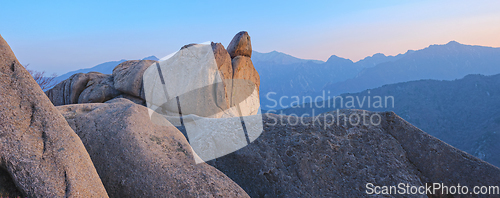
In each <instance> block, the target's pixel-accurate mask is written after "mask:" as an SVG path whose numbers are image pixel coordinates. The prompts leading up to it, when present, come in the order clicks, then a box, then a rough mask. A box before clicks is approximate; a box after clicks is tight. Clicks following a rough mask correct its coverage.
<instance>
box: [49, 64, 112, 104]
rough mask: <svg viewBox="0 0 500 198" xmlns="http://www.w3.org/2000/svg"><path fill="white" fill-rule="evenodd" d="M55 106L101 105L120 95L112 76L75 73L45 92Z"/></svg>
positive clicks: (94, 73)
mask: <svg viewBox="0 0 500 198" xmlns="http://www.w3.org/2000/svg"><path fill="white" fill-rule="evenodd" d="M45 94H46V95H47V97H48V98H49V99H50V101H52V104H54V105H55V106H59V105H68V104H78V103H102V102H105V101H108V100H110V99H112V98H114V97H116V96H118V95H120V94H121V92H120V91H118V90H116V89H115V87H114V82H113V76H111V75H109V74H102V73H99V72H89V73H86V74H84V73H77V74H73V75H72V76H71V77H69V78H68V79H66V80H64V81H62V82H60V83H59V84H57V85H56V86H54V87H53V88H52V89H50V90H47V91H46V92H45Z"/></svg>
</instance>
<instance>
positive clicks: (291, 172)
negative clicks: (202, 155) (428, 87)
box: [208, 110, 500, 197]
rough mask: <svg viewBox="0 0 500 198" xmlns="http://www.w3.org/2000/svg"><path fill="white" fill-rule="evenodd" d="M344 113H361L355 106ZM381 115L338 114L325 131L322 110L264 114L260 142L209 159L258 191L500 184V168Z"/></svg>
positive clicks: (337, 192) (289, 193)
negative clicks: (308, 114)
mask: <svg viewBox="0 0 500 198" xmlns="http://www.w3.org/2000/svg"><path fill="white" fill-rule="evenodd" d="M341 113H344V114H346V115H347V117H349V116H350V115H351V114H352V113H357V114H358V115H361V112H359V111H357V110H343V111H341ZM372 114H373V113H371V112H370V113H369V115H368V117H367V119H369V116H370V115H372ZM332 115H333V117H335V118H333V117H332V116H326V120H327V122H328V123H331V122H332V118H333V119H334V120H335V121H336V120H337V118H336V113H335V112H334V113H333V114H332ZM380 116H381V120H380V124H379V125H373V124H370V125H367V126H363V125H362V124H361V125H359V126H352V125H351V124H349V122H347V124H345V123H344V121H343V120H344V119H343V116H340V122H338V123H340V125H337V124H333V125H332V126H327V127H326V129H325V128H324V124H323V123H324V119H325V117H324V116H320V117H319V119H316V120H313V118H304V119H303V121H302V122H301V121H300V118H297V117H288V116H278V115H274V114H265V115H264V130H265V131H264V132H263V133H262V135H261V136H260V137H259V138H258V139H257V140H255V141H254V142H252V143H251V144H250V145H248V146H247V147H245V148H243V149H241V150H238V151H236V152H234V153H231V154H229V155H226V156H224V157H221V158H218V159H215V160H212V161H209V162H208V164H211V165H212V166H214V167H216V168H217V169H219V170H221V171H222V172H224V173H225V174H226V175H227V176H229V177H230V178H232V179H233V180H234V181H235V182H236V183H238V184H239V185H240V186H241V187H242V188H243V189H244V190H245V191H246V192H247V193H248V194H249V195H250V196H252V197H265V196H269V197H366V196H368V195H367V194H366V192H365V191H366V190H367V188H366V184H367V183H373V184H374V185H378V186H393V185H398V184H399V183H405V184H406V183H408V184H409V185H414V186H422V185H425V183H432V182H438V183H444V184H445V185H448V186H451V185H457V184H458V183H459V184H460V185H462V186H463V185H467V186H469V187H470V188H472V187H473V186H481V185H498V184H500V169H499V168H497V167H495V166H492V165H490V164H488V163H486V162H484V161H482V160H480V159H477V158H475V157H473V156H471V155H469V154H467V153H465V152H462V151H460V150H458V149H455V148H453V147H451V146H450V145H448V144H446V143H444V142H442V141H440V140H438V139H436V138H434V137H432V136H430V135H428V134H427V133H425V132H423V131H421V130H419V129H418V128H416V127H414V126H412V125H411V124H409V123H407V122H406V121H404V120H403V119H401V118H400V117H399V116H397V115H395V114H394V113H392V112H387V113H380ZM374 120H375V121H376V120H377V119H376V118H374ZM297 122H298V124H295V123H297ZM320 122H321V124H320ZM275 123H276V124H275ZM301 123H303V124H301ZM313 123H315V125H314V126H313V125H312V124H313ZM353 123H355V122H353ZM375 123H377V122H375ZM273 124H275V125H274V126H273ZM294 124H295V125H294ZM409 197H411V196H409ZM414 197H427V196H426V195H415V196H414Z"/></svg>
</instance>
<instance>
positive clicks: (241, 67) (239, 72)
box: [232, 56, 260, 89]
mask: <svg viewBox="0 0 500 198" xmlns="http://www.w3.org/2000/svg"><path fill="white" fill-rule="evenodd" d="M232 66H233V79H244V80H250V81H252V82H253V83H254V84H255V85H254V86H253V87H257V89H259V87H260V77H259V72H257V70H256V69H255V67H254V66H253V63H252V60H251V59H250V58H248V57H246V56H237V57H234V58H233V60H232Z"/></svg>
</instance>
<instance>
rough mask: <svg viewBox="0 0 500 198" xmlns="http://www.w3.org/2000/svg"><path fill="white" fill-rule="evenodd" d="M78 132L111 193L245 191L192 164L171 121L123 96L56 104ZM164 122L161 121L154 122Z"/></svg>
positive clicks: (235, 194) (228, 193)
mask: <svg viewBox="0 0 500 198" xmlns="http://www.w3.org/2000/svg"><path fill="white" fill-rule="evenodd" d="M57 108H58V109H59V111H60V112H61V113H62V114H63V116H64V117H65V118H66V119H67V121H68V123H69V124H70V125H71V127H72V128H73V129H74V130H75V131H76V133H77V134H78V135H79V136H80V138H82V141H83V142H84V144H85V146H86V148H87V150H88V152H89V154H90V156H91V158H92V160H93V161H94V163H95V166H96V169H97V172H98V173H99V175H100V176H101V179H102V181H103V183H104V186H105V187H106V189H107V191H108V193H109V195H110V196H111V197H216V196H222V197H248V195H247V194H246V193H245V192H244V191H243V190H242V189H241V188H240V187H239V186H238V185H237V184H236V183H234V182H233V181H232V180H231V179H229V178H228V177H227V176H225V175H224V174H222V173H221V172H220V171H218V170H217V169H215V168H213V167H211V166H209V165H207V164H198V165H196V164H195V162H194V159H193V154H192V152H191V148H190V146H189V144H188V142H187V141H186V139H185V138H184V136H183V135H182V133H181V132H179V131H178V130H177V129H176V128H175V127H174V126H172V125H170V126H168V125H169V123H168V121H166V120H165V119H164V118H163V117H161V116H159V115H158V114H153V119H154V120H156V122H153V121H151V119H150V117H149V115H148V109H147V108H146V107H143V106H140V105H136V104H134V103H132V102H130V101H128V100H126V99H113V100H111V101H108V102H106V103H101V104H98V103H92V104H78V105H66V106H59V107H57ZM160 122H161V123H164V126H161V125H157V124H155V123H160Z"/></svg>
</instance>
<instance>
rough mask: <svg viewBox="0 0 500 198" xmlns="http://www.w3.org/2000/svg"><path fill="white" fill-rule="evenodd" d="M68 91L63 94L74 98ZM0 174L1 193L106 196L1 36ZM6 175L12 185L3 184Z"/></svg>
mask: <svg viewBox="0 0 500 198" xmlns="http://www.w3.org/2000/svg"><path fill="white" fill-rule="evenodd" d="M75 82H76V83H80V81H78V80H75ZM66 85H67V87H68V88H70V89H79V88H81V86H79V85H76V84H73V86H72V85H71V84H64V86H66ZM70 93H71V91H70V92H69V93H67V94H66V95H67V96H68V97H67V98H66V99H68V100H72V101H76V98H77V97H75V96H74V95H71V94H70ZM0 174H2V175H1V176H0V185H2V186H3V187H0V194H6V195H7V196H16V195H19V193H20V194H22V196H23V197H107V194H106V190H105V189H104V187H103V185H102V182H101V180H100V178H99V176H98V175H97V172H96V170H95V168H94V165H93V163H92V161H91V159H90V157H89V155H88V153H87V151H86V150H85V147H84V146H83V144H82V142H81V140H80V138H79V137H78V136H77V135H76V134H75V132H74V131H73V130H72V129H71V128H70V127H69V125H68V123H67V122H66V120H64V118H63V117H62V116H61V114H60V113H59V112H58V111H57V110H56V109H55V107H54V106H53V105H52V104H51V102H50V100H49V99H47V97H46V96H45V94H44V93H43V91H42V90H41V89H40V87H39V86H38V84H37V83H36V82H35V80H34V79H33V77H31V76H30V74H29V73H28V71H26V70H25V69H24V67H23V66H22V65H21V64H20V63H19V61H18V60H17V59H16V57H15V56H14V53H13V52H12V50H11V49H10V47H9V46H8V44H7V43H6V42H5V41H4V40H3V38H2V37H1V36H0ZM5 174H8V175H5ZM9 181H12V182H13V183H14V184H15V187H16V190H12V186H13V185H12V184H10V185H5V186H7V188H4V187H5V186H4V185H3V184H2V183H3V182H7V183H9ZM9 186H10V187H9ZM2 191H8V192H3V193H2ZM2 196H3V195H2Z"/></svg>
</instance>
